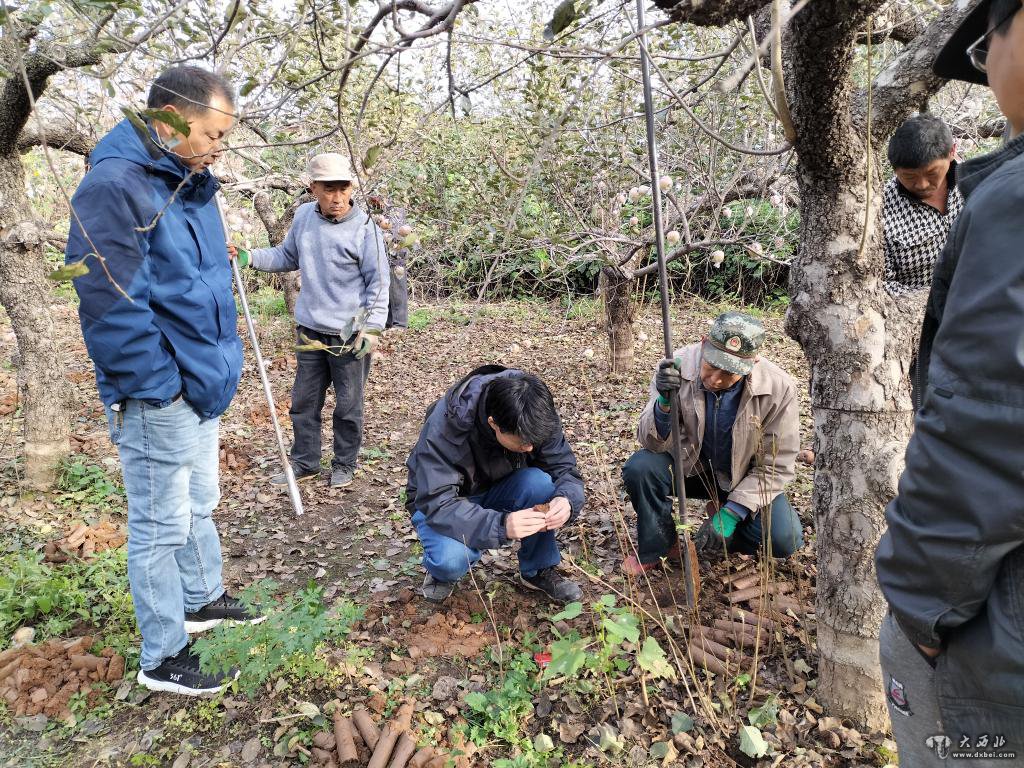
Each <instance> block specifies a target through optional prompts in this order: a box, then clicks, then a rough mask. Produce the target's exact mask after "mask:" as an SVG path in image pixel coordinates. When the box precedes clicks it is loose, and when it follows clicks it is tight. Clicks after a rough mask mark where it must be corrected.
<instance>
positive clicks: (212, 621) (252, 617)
mask: <svg viewBox="0 0 1024 768" xmlns="http://www.w3.org/2000/svg"><path fill="white" fill-rule="evenodd" d="M266 618H267V617H266V616H263V615H261V614H259V613H256V614H254V613H252V612H251V611H249V610H248V609H247V608H246V607H245V606H244V605H242V601H241V600H239V599H238V598H237V597H232V596H231V595H229V594H228V593H227V592H225V593H224V594H223V595H221V596H220V597H218V598H217V599H216V600H214V601H213V602H212V603H207V604H206V605H204V606H203V607H202V608H200V609H199V610H198V611H193V612H191V613H188V612H186V613H185V631H186V632H188V633H189V634H193V633H195V632H205V631H206V630H208V629H213V628H214V627H216V626H217V625H218V624H220V623H221V622H222V621H233V622H236V623H239V624H242V623H245V624H259V623H260V622H261V621H264V620H265V619H266Z"/></svg>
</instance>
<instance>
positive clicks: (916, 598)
mask: <svg viewBox="0 0 1024 768" xmlns="http://www.w3.org/2000/svg"><path fill="white" fill-rule="evenodd" d="M1021 11H1022V6H1021V0H984V1H983V2H981V3H980V4H979V5H978V6H977V8H976V9H975V10H974V11H973V12H972V13H971V14H970V15H969V16H967V18H966V19H965V20H964V21H963V22H962V23H961V25H960V27H959V28H958V29H957V30H956V32H954V33H953V36H952V37H951V38H950V40H949V41H948V42H947V44H946V46H945V47H944V48H943V50H942V52H941V53H940V54H939V56H938V58H937V59H936V62H935V71H936V73H937V74H939V75H941V76H943V77H948V78H955V79H959V80H966V81H969V82H974V83H980V84H985V83H987V84H988V85H990V86H991V88H992V90H993V91H994V93H995V96H996V100H997V101H998V102H999V106H1000V108H1001V109H1002V111H1003V113H1004V114H1005V115H1006V117H1007V120H1008V123H1009V127H1010V131H1011V136H1012V138H1011V139H1010V140H1009V142H1008V143H1007V144H1006V145H1005V146H1004V147H1003V148H1002V149H1000V150H999V151H997V152H994V153H993V154H991V155H987V156H984V157H979V158H975V159H973V160H969V161H967V162H965V163H962V164H961V166H960V168H959V171H958V178H957V181H958V184H959V186H960V189H961V191H962V192H963V194H964V196H965V197H966V200H967V202H966V205H965V207H964V210H963V213H962V214H961V216H960V218H958V219H957V221H956V223H955V224H954V225H953V229H952V231H951V232H950V236H949V240H948V241H947V243H946V247H945V249H944V250H943V252H942V255H941V256H940V258H939V261H938V264H937V265H936V270H935V277H934V280H933V282H932V289H931V295H930V297H929V300H928V308H927V311H926V315H925V324H924V329H923V331H922V334H921V346H920V351H919V358H918V359H919V360H920V364H921V366H922V371H925V372H927V386H926V389H925V392H924V397H923V406H922V408H921V409H920V410H919V411H918V412H917V415H916V420H915V428H914V435H913V437H912V438H911V440H910V443H909V445H908V447H907V454H906V469H905V470H904V472H903V476H902V478H901V479H900V485H899V495H898V496H897V497H896V499H895V500H894V501H893V502H892V503H891V504H889V507H888V508H887V509H886V520H887V522H888V524H889V528H888V531H887V532H886V533H885V534H884V535H883V536H882V539H881V541H880V542H879V545H878V552H877V555H876V566H877V571H878V581H879V584H880V585H881V588H882V592H883V593H884V594H885V597H886V600H888V602H889V608H890V613H889V615H888V616H887V617H886V618H885V620H884V621H883V624H882V630H881V636H880V652H881V663H882V676H883V684H884V686H885V692H886V697H887V701H888V705H889V713H890V717H891V719H892V725H893V735H894V736H895V738H896V743H897V745H898V746H899V752H900V765H901V766H910V768H914V767H915V766H919V765H939V764H945V763H942V762H941V760H942V759H944V758H947V757H952V758H954V759H955V758H957V757H958V756H965V755H980V756H981V757H982V758H985V757H991V756H992V755H993V754H994V753H1002V755H1003V758H1004V759H1001V760H999V761H998V762H996V760H993V761H992V762H991V764H1007V763H1008V762H1009V761H1008V760H1006V759H1005V757H1006V755H1007V754H1008V753H1015V754H1016V756H1017V759H1018V760H1019V759H1022V758H1024V258H1022V251H1021V243H1024V217H1022V216H1021V211H1022V210H1024V135H1022V134H1024V57H1022V56H1021V54H1020V52H1021V51H1022V50H1024V13H1022V12H1021ZM939 753H942V754H939ZM965 764H966V763H965ZM970 764H971V765H979V764H990V763H986V762H983V760H977V761H976V760H972V761H971V763H970Z"/></svg>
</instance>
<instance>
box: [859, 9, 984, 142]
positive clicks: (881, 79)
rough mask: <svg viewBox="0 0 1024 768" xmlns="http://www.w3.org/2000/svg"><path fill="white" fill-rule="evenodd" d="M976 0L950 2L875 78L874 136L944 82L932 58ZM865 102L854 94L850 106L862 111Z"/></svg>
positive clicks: (891, 128) (922, 102) (895, 123)
mask: <svg viewBox="0 0 1024 768" xmlns="http://www.w3.org/2000/svg"><path fill="white" fill-rule="evenodd" d="M979 1H980V0H975V2H973V3H971V5H970V6H969V7H967V8H964V7H961V6H960V5H959V4H957V3H952V4H950V6H949V7H948V8H947V9H946V10H945V11H944V12H943V13H942V15H940V16H939V18H937V19H936V20H935V21H934V22H932V23H931V24H930V25H928V28H927V30H926V31H925V32H924V33H923V34H921V35H918V36H917V37H916V38H914V39H913V40H912V41H911V42H910V43H909V44H907V46H906V47H905V48H904V49H903V50H902V51H900V53H899V55H898V56H896V58H894V59H893V60H892V62H891V63H890V64H889V66H887V67H886V68H885V69H884V70H882V71H881V72H880V73H879V74H878V77H876V78H875V81H874V83H873V88H874V93H873V94H872V98H873V100H874V103H873V105H872V119H871V131H872V133H873V134H874V136H875V138H876V139H879V140H884V139H885V138H886V137H888V136H889V135H890V134H892V132H893V131H894V130H896V128H897V127H898V125H899V124H900V123H901V122H902V121H903V119H904V118H905V117H906V116H907V115H908V114H910V113H911V112H913V111H915V110H920V109H923V108H924V106H925V104H926V102H927V101H928V99H929V98H931V96H932V95H933V94H935V92H936V91H938V90H939V89H940V88H941V87H942V86H943V85H945V83H946V81H945V80H943V79H942V78H940V77H937V76H936V75H935V74H934V73H933V72H932V62H933V61H934V60H935V55H936V54H937V53H938V51H939V49H940V48H941V47H942V45H943V43H945V41H946V40H947V39H949V36H950V34H951V33H952V31H953V29H955V28H956V26H957V25H958V24H959V23H960V21H961V20H962V19H963V18H964V16H966V15H967V13H968V12H970V10H971V9H972V8H973V7H974V6H975V5H977V2H979ZM866 102H867V95H866V94H864V93H862V94H860V95H859V96H858V97H857V99H856V101H855V107H854V108H855V110H856V112H857V113H858V114H860V115H865V114H866V111H867V110H866Z"/></svg>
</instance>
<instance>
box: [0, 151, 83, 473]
mask: <svg viewBox="0 0 1024 768" xmlns="http://www.w3.org/2000/svg"><path fill="white" fill-rule="evenodd" d="M50 301H51V299H50V288H49V284H48V283H47V281H46V275H45V269H44V262H43V232H42V231H41V229H40V228H39V226H38V225H37V224H36V223H35V222H34V221H33V220H32V210H31V205H30V203H29V200H28V197H27V196H26V195H25V171H24V169H23V168H22V165H21V158H20V156H19V155H18V154H17V152H13V153H5V154H0V304H2V305H3V307H4V309H5V310H6V311H7V315H8V316H9V317H10V319H11V326H12V327H13V329H14V335H15V338H16V339H17V341H18V357H17V368H18V389H19V392H20V396H21V400H22V403H23V413H24V438H25V449H24V451H25V453H24V455H25V483H26V485H28V487H30V488H34V489H38V490H45V489H47V488H50V487H52V486H53V484H54V481H55V479H56V470H57V465H58V463H59V462H60V460H61V459H62V458H64V457H65V456H67V455H68V453H69V452H70V450H71V446H70V434H71V429H70V423H71V412H70V408H69V400H70V396H71V392H70V387H69V386H68V383H67V381H66V380H65V378H64V376H63V371H65V370H66V369H67V366H66V364H65V361H64V352H63V349H64V346H65V344H66V342H64V341H62V339H61V337H60V336H58V334H57V333H56V331H55V328H54V323H53V317H52V316H51V313H50Z"/></svg>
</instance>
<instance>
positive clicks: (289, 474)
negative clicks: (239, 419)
mask: <svg viewBox="0 0 1024 768" xmlns="http://www.w3.org/2000/svg"><path fill="white" fill-rule="evenodd" d="M216 200H217V212H218V213H220V221H221V224H222V225H223V226H224V237H225V238H228V237H230V235H229V234H228V220H227V218H226V217H225V216H224V206H223V205H222V201H221V195H220V192H218V193H217V198H216ZM231 269H232V271H233V272H234V275H235V288H236V289H237V290H238V300H239V302H240V303H241V304H242V314H243V315H245V325H246V327H247V328H248V329H249V342H250V343H251V344H252V351H253V354H254V355H255V357H256V370H258V371H259V372H260V381H262V382H263V394H264V395H265V396H266V398H267V405H268V406H269V407H270V421H271V423H273V425H274V434H275V435H276V436H277V450H278V452H279V453H280V455H281V463H282V464H283V465H284V476H285V480H286V481H287V484H288V498H289V499H291V502H292V508H293V509H294V510H295V514H296V516H299V515H301V514H302V497H301V496H300V495H299V484H298V483H297V482H296V480H295V472H293V471H292V463H291V462H290V461H289V460H288V449H287V448H286V447H285V445H284V434H283V433H282V432H281V425H280V423H278V421H277V409H276V408H275V407H274V393H273V392H272V391H271V389H270V377H268V376H267V369H266V368H264V367H263V353H261V352H260V342H259V339H258V338H257V337H256V326H255V325H254V324H253V322H252V313H251V312H250V311H249V299H248V297H247V296H246V294H245V283H244V282H242V273H241V271H239V268H238V259H231Z"/></svg>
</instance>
